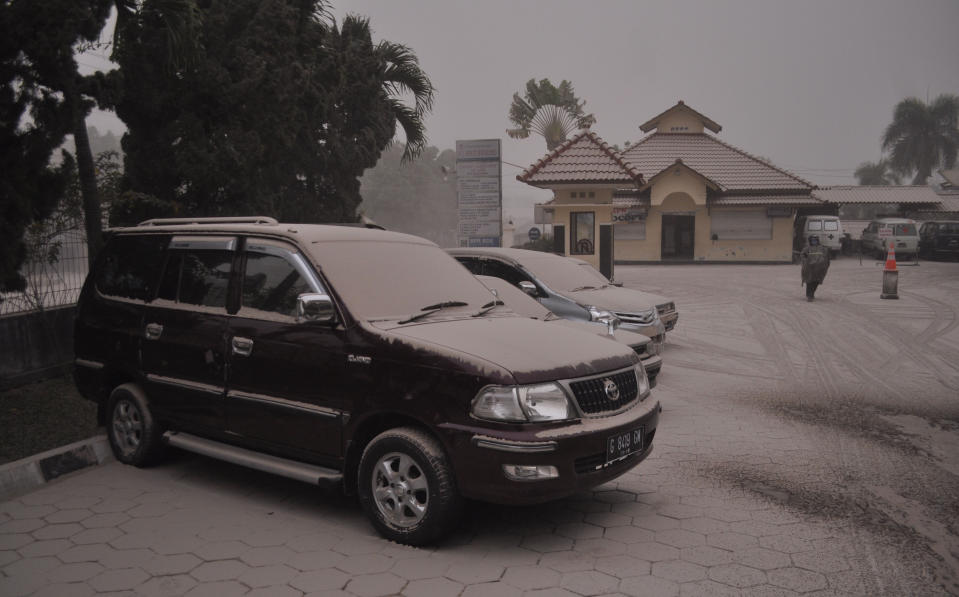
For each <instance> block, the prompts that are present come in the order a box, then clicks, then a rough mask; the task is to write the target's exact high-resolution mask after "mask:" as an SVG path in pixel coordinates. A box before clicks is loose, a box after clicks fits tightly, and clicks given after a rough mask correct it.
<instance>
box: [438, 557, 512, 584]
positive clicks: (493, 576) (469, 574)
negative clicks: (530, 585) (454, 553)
mask: <svg viewBox="0 0 959 597" xmlns="http://www.w3.org/2000/svg"><path fill="white" fill-rule="evenodd" d="M504 572H505V568H504V567H503V566H497V565H495V564H489V563H486V562H458V563H456V564H453V565H452V566H450V567H449V569H448V570H447V571H446V578H449V579H450V580H455V581H457V582H461V583H463V584H464V585H472V584H477V583H484V582H493V581H497V580H499V579H500V578H501V577H502V576H503V573H504Z"/></svg>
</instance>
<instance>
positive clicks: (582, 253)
mask: <svg viewBox="0 0 959 597" xmlns="http://www.w3.org/2000/svg"><path fill="white" fill-rule="evenodd" d="M640 129H641V130H642V131H643V132H645V133H649V134H648V135H647V136H645V137H644V138H643V139H641V140H640V141H638V142H637V143H636V144H635V145H632V146H630V147H628V148H626V149H625V150H624V151H623V152H621V153H620V152H617V151H615V150H614V149H613V148H612V147H610V146H609V145H608V144H607V143H605V142H604V141H603V140H602V139H601V138H600V137H599V136H598V135H596V134H595V133H592V132H587V133H583V134H581V135H578V136H577V137H575V138H574V139H572V140H570V141H569V142H567V143H566V144H564V145H563V146H561V147H558V148H557V149H556V150H555V151H553V152H551V153H550V154H548V155H546V156H545V157H544V158H543V159H541V160H539V161H538V162H536V164H533V165H532V166H530V167H529V168H528V169H527V170H526V171H524V172H523V173H522V174H521V175H519V176H518V177H517V178H518V179H519V180H520V181H523V182H526V183H528V184H532V185H535V186H538V187H540V188H548V189H551V190H552V191H553V200H552V201H550V202H549V203H547V204H545V205H544V206H543V207H544V208H545V209H546V210H548V211H551V212H552V222H553V226H554V238H555V239H556V242H557V250H559V251H561V252H563V253H565V254H569V255H576V256H577V257H580V258H582V259H585V260H587V261H590V262H591V263H593V264H594V265H596V266H597V267H598V268H600V269H601V270H602V271H604V273H607V272H611V270H612V263H613V261H615V262H618V263H643V262H658V261H664V260H676V261H704V262H710V261H711V262H720V261H755V262H789V261H791V259H792V254H793V248H794V247H793V222H794V220H795V216H796V214H797V213H803V212H816V211H823V210H826V211H829V210H830V209H834V207H832V208H831V207H830V206H828V205H827V204H826V203H825V202H823V201H822V200H821V199H819V198H817V197H815V196H814V195H813V194H812V191H813V190H814V189H815V185H813V184H812V183H810V182H808V181H806V180H803V179H802V178H801V177H799V176H797V175H795V174H793V173H791V172H788V171H786V170H784V169H782V168H779V167H777V166H775V165H773V164H771V163H769V162H768V161H767V160H764V159H762V158H759V157H756V156H754V155H751V154H749V153H747V152H745V151H743V150H741V149H739V148H737V147H734V146H732V145H730V144H728V143H726V142H724V141H722V140H720V139H719V138H718V137H716V134H717V133H719V132H720V131H721V130H722V127H721V126H720V125H719V124H718V123H717V122H715V121H714V120H712V119H711V118H709V117H707V116H705V115H704V114H702V113H700V112H698V111H696V110H694V109H693V108H691V107H689V106H687V105H686V104H685V103H683V102H679V103H677V104H676V105H674V106H673V107H671V108H669V109H668V110H665V111H664V112H662V113H660V114H658V115H656V116H654V117H653V118H651V119H650V120H648V121H646V122H645V123H643V124H642V125H641V126H640ZM591 164H595V165H596V169H595V170H594V169H592V168H591ZM604 247H606V249H605V250H604Z"/></svg>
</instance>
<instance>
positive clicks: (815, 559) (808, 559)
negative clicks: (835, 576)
mask: <svg viewBox="0 0 959 597" xmlns="http://www.w3.org/2000/svg"><path fill="white" fill-rule="evenodd" d="M792 560H793V564H795V565H796V566H797V567H799V568H805V569H806V570H812V571H813V572H822V573H823V574H826V573H829V572H841V571H843V570H848V569H849V563H848V562H847V561H846V558H844V557H842V556H840V555H836V554H833V553H829V552H824V551H807V552H803V553H794V554H793V555H792Z"/></svg>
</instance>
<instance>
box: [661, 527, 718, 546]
mask: <svg viewBox="0 0 959 597" xmlns="http://www.w3.org/2000/svg"><path fill="white" fill-rule="evenodd" d="M656 541H657V542H659V543H665V544H666V545H672V546H673V547H679V548H680V549H681V548H683V547H695V546H697V545H705V544H706V536H705V535H702V534H700V533H694V532H692V531H686V530H683V529H669V530H667V531H657V533H656Z"/></svg>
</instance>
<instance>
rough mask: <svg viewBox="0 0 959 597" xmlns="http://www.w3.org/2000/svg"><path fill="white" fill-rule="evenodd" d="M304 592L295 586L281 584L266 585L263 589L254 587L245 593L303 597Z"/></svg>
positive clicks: (257, 596) (260, 596) (252, 596)
mask: <svg viewBox="0 0 959 597" xmlns="http://www.w3.org/2000/svg"><path fill="white" fill-rule="evenodd" d="M301 595H303V593H301V592H299V591H297V590H296V589H294V588H293V587H288V586H285V585H284V586H280V587H265V588H262V589H253V590H252V591H250V592H249V593H247V594H246V595H245V597H301Z"/></svg>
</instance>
